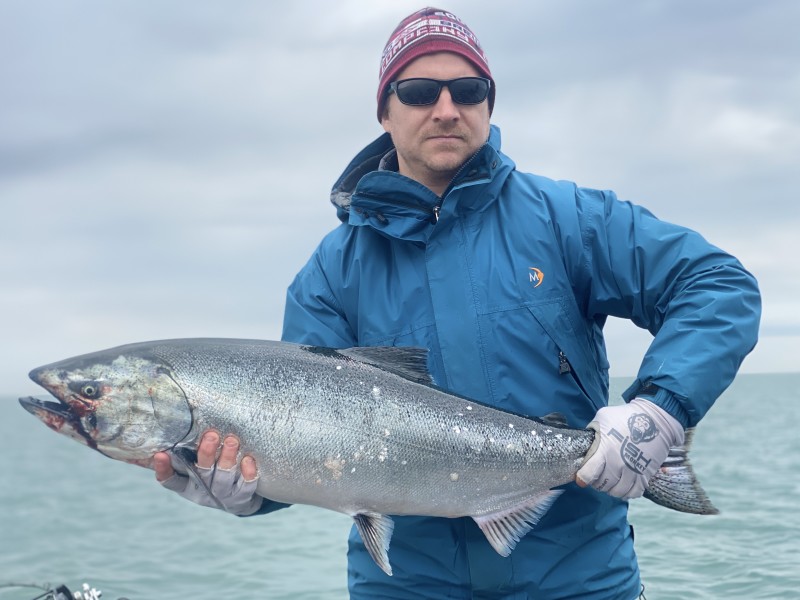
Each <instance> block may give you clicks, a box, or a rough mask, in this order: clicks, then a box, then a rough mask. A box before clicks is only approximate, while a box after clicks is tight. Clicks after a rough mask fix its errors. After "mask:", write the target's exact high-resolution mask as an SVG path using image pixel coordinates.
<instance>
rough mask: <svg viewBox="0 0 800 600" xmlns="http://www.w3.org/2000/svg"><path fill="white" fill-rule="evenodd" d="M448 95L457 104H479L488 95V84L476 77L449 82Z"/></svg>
mask: <svg viewBox="0 0 800 600" xmlns="http://www.w3.org/2000/svg"><path fill="white" fill-rule="evenodd" d="M448 87H449V88H450V95H451V96H452V98H453V102H456V103H458V104H480V103H481V102H483V101H484V100H486V96H487V95H488V94H489V82H488V81H487V80H486V79H479V78H477V77H464V78H462V79H456V80H455V81H451V82H450V85H449V86H448Z"/></svg>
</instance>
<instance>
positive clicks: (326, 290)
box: [254, 249, 356, 515]
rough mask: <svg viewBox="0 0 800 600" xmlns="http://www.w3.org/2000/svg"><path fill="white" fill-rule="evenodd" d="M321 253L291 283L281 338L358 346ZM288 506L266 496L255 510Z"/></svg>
mask: <svg viewBox="0 0 800 600" xmlns="http://www.w3.org/2000/svg"><path fill="white" fill-rule="evenodd" d="M321 256H322V251H321V250H320V249H317V251H316V252H315V253H314V255H313V256H312V257H311V259H310V260H309V261H308V263H307V264H306V265H305V266H304V267H303V269H302V270H301V271H300V272H299V273H298V274H297V276H296V277H295V279H294V281H293V282H292V284H291V285H290V286H289V289H288V291H287V293H286V307H285V310H284V315H283V335H282V336H281V339H282V340H283V341H285V342H294V343H298V344H308V345H312V346H324V347H327V348H349V347H351V346H355V345H356V338H355V336H354V335H353V334H352V332H351V330H350V326H349V324H348V323H347V320H346V318H345V316H344V313H343V312H342V310H341V309H340V308H339V307H338V303H337V302H336V299H335V298H334V295H333V293H332V292H331V289H330V287H329V286H328V280H327V278H326V276H325V273H324V270H323V267H322V258H321ZM288 506H290V505H289V504H284V503H282V502H274V501H272V500H269V499H268V498H264V501H263V503H262V504H261V508H260V509H259V510H258V511H257V512H256V513H254V514H257V515H263V514H266V513H270V512H273V511H276V510H279V509H281V508H286V507H288Z"/></svg>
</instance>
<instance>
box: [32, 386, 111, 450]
mask: <svg viewBox="0 0 800 600" xmlns="http://www.w3.org/2000/svg"><path fill="white" fill-rule="evenodd" d="M19 403H20V404H21V405H22V408H24V409H25V410H27V411H28V412H29V413H31V414H32V415H33V416H34V417H36V418H37V419H39V420H40V421H41V422H42V423H44V424H45V425H47V427H49V428H50V429H52V430H53V431H55V432H56V433H63V434H65V435H67V436H69V437H71V438H74V439H76V440H77V441H79V442H81V443H83V444H85V445H87V446H89V447H90V448H92V449H94V450H98V452H99V451H100V450H99V449H98V448H97V442H95V441H94V439H93V438H92V436H91V435H89V433H88V432H87V431H86V429H85V428H84V427H83V423H81V420H80V417H79V416H78V415H77V413H76V412H75V410H74V409H73V408H72V407H71V406H70V405H69V404H67V403H66V402H64V401H62V400H59V401H58V402H53V401H51V400H42V399H40V398H34V397H33V396H26V397H24V398H19Z"/></svg>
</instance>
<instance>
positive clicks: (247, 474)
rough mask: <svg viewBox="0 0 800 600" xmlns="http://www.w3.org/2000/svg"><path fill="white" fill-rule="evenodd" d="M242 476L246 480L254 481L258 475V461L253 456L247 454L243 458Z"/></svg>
mask: <svg viewBox="0 0 800 600" xmlns="http://www.w3.org/2000/svg"><path fill="white" fill-rule="evenodd" d="M241 470H242V478H243V479H244V480H245V481H246V482H250V481H253V480H254V479H255V478H256V477H257V476H258V467H257V466H256V461H255V459H254V458H253V457H252V456H245V457H244V458H243V459H242V465H241Z"/></svg>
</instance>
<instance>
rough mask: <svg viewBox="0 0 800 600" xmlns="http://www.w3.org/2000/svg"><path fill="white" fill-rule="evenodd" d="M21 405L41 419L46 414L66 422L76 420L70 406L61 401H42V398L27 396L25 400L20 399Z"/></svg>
mask: <svg viewBox="0 0 800 600" xmlns="http://www.w3.org/2000/svg"><path fill="white" fill-rule="evenodd" d="M19 403H20V404H21V405H22V408H24V409H25V410H27V411H28V412H29V413H31V414H32V415H34V416H36V417H39V418H41V415H42V414H43V413H44V414H48V415H52V416H53V417H58V418H61V419H63V420H64V421H75V420H76V417H75V412H74V411H73V410H72V408H71V407H70V405H69V404H67V403H66V402H62V401H61V400H59V401H58V402H53V401H51V400H42V399H40V398H34V397H33V396H27V397H25V398H19Z"/></svg>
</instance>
